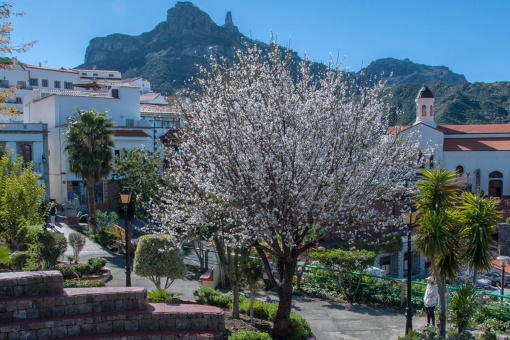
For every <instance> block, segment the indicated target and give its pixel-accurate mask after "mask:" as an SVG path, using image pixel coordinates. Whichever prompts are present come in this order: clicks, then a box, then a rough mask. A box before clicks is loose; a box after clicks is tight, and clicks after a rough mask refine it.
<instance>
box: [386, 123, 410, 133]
mask: <svg viewBox="0 0 510 340" xmlns="http://www.w3.org/2000/svg"><path fill="white" fill-rule="evenodd" d="M410 127H411V126H407V125H403V126H400V125H397V126H390V127H389V128H388V131H387V132H386V134H388V135H396V134H399V133H401V132H402V131H405V130H407V129H409V128H410Z"/></svg>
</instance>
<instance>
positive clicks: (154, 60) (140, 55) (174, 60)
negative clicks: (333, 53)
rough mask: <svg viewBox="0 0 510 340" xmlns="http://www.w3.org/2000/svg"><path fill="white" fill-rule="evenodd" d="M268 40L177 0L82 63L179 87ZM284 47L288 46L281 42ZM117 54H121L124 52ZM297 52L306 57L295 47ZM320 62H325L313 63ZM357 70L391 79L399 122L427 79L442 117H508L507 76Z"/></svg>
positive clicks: (413, 67) (381, 65) (408, 116)
mask: <svg viewBox="0 0 510 340" xmlns="http://www.w3.org/2000/svg"><path fill="white" fill-rule="evenodd" d="M255 44H257V45H259V46H261V47H262V48H267V46H268V45H267V44H265V43H262V42H260V41H255V40H252V39H250V38H248V37H246V36H245V35H243V34H242V33H241V32H239V30H238V28H237V27H236V26H235V25H234V20H233V17H232V13H231V12H227V14H226V16H225V22H224V24H223V25H221V26H219V25H217V24H216V23H215V22H214V21H213V20H212V19H211V18H210V17H209V15H208V14H207V13H205V12H203V11H202V10H200V8H198V7H197V6H195V5H193V4H192V3H191V2H188V1H186V2H178V3H177V4H176V5H175V6H174V7H173V8H170V9H169V10H168V11H167V18H166V20H165V21H163V22H161V23H159V24H157V25H156V26H155V27H154V29H153V30H151V31H149V32H144V33H141V34H140V35H138V36H129V35H125V34H121V33H114V34H111V35H108V36H106V37H96V38H93V39H92V40H91V41H90V44H89V46H88V47H87V49H86V52H85V59H84V63H83V64H82V65H80V66H78V67H79V68H94V67H96V68H99V69H115V70H118V71H121V72H122V74H123V77H125V78H130V77H143V78H145V79H148V80H149V81H150V82H151V84H152V88H153V89H154V90H155V91H158V92H161V93H163V94H173V93H175V92H177V91H179V90H181V89H183V88H185V87H186V86H187V81H188V80H189V79H192V78H194V77H195V76H196V74H197V67H198V66H204V67H207V63H208V58H209V56H211V55H212V56H213V57H225V58H227V59H228V60H233V59H234V57H235V51H236V49H242V50H246V49H247V48H248V47H250V46H253V45H255ZM282 48H283V47H282ZM119 56H122V57H121V58H119ZM292 58H293V59H294V60H295V61H300V60H302V59H301V58H300V57H299V56H298V54H297V53H296V52H293V54H292ZM314 67H315V68H317V69H321V68H324V67H326V66H325V65H324V64H320V63H314ZM351 74H352V75H353V76H355V77H375V78H377V79H382V80H384V81H386V83H387V85H388V86H389V89H390V90H391V91H392V92H393V100H392V104H393V105H394V106H395V111H394V113H396V110H402V111H403V112H404V114H403V115H402V116H400V117H399V118H397V115H396V114H395V119H394V121H392V123H394V124H403V125H404V124H409V123H412V122H414V117H415V116H414V114H415V113H414V112H415V108H414V107H415V103H414V99H415V97H416V94H417V93H418V90H419V87H420V86H421V85H423V84H427V85H428V86H429V88H430V89H431V90H432V91H433V93H434V95H435V96H436V108H435V112H436V122H437V123H438V124H451V123H452V122H456V123H458V124H473V123H476V124H487V123H494V122H497V123H507V122H509V121H510V102H509V98H510V87H509V86H507V85H508V83H507V82H499V83H489V84H485V83H468V82H467V80H466V78H465V77H464V75H461V74H457V73H454V72H452V71H451V70H450V69H449V68H448V67H446V66H429V65H424V64H416V63H413V62H412V61H410V60H409V59H404V60H398V59H394V58H384V59H378V60H375V61H373V62H371V63H370V64H369V65H368V66H367V67H365V68H363V69H362V70H360V71H359V72H353V73H351Z"/></svg>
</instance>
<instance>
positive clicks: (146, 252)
mask: <svg viewBox="0 0 510 340" xmlns="http://www.w3.org/2000/svg"><path fill="white" fill-rule="evenodd" d="M133 270H134V272H135V274H136V275H140V276H143V277H146V278H148V279H149V280H151V281H152V282H153V283H154V285H155V286H156V288H157V289H158V290H161V289H164V290H166V289H168V287H170V285H171V284H172V283H173V282H174V280H176V279H182V278H184V277H186V273H187V269H186V265H185V264H184V258H183V256H182V253H181V250H180V248H179V247H178V246H177V243H176V241H175V238H174V237H173V236H171V235H144V236H142V237H140V238H139V239H138V247H137V250H136V253H135V260H134V265H133ZM163 278H165V283H164V284H163V285H162V284H161V280H162V279H163Z"/></svg>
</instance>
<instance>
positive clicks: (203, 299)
mask: <svg viewBox="0 0 510 340" xmlns="http://www.w3.org/2000/svg"><path fill="white" fill-rule="evenodd" d="M194 295H195V296H196V297H197V302H198V303H200V304H209V305H214V306H217V307H220V308H232V296H231V295H227V294H221V293H220V292H217V291H215V290H214V289H211V288H208V287H204V286H202V287H200V288H199V289H197V290H195V292H194ZM249 310H250V302H249V301H248V300H247V299H246V298H245V297H243V296H240V299H239V312H241V313H243V314H248V313H249ZM277 311H278V305H277V304H276V303H263V302H261V301H258V300H257V301H255V304H254V306H253V315H254V317H256V318H258V319H262V320H268V321H274V320H275V318H276V312H277ZM310 334H311V329H310V325H309V324H308V322H307V321H306V320H305V319H304V318H302V317H301V316H299V315H297V314H296V313H294V312H290V320H289V335H288V339H292V340H305V339H307V338H308V337H309V336H310Z"/></svg>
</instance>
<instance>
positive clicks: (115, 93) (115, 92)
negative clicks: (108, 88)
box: [112, 89, 119, 98]
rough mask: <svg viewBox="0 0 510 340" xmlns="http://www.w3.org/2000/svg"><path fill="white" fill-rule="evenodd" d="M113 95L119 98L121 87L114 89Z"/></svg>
mask: <svg viewBox="0 0 510 340" xmlns="http://www.w3.org/2000/svg"><path fill="white" fill-rule="evenodd" d="M112 97H113V98H119V89H112Z"/></svg>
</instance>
